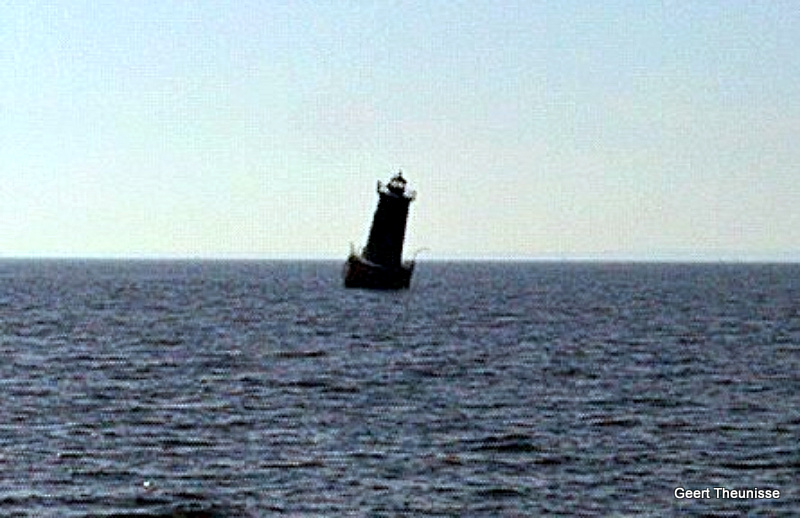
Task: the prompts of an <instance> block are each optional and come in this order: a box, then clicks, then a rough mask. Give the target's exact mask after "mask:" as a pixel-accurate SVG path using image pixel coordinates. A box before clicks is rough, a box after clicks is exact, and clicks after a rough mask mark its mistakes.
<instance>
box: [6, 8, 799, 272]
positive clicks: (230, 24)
mask: <svg viewBox="0 0 800 518" xmlns="http://www.w3.org/2000/svg"><path fill="white" fill-rule="evenodd" d="M799 139H800V4H799V3H798V2H796V1H795V0H789V1H779V0H764V1H744V0H741V1H740V0H724V1H722V0H720V1H712V0H702V1H701V0H697V1H693V2H683V1H668V0H663V1H660V2H658V1H652V2H648V1H643V0H631V1H614V0H604V1H597V2H586V1H575V2H571V1H564V0H558V1H555V0H554V1H532V0H522V1H520V2H511V1H497V0H490V1H486V2H482V1H476V0H469V1H463V2H459V1H428V2H398V1H388V0H386V1H378V2H369V1H366V0H358V1H343V0H337V1H322V0H315V1H310V0H309V1H280V2H279V1H264V0H255V1H243V0H236V1H230V2H214V1H203V2H201V1H197V2H194V1H173V2H170V1H162V0H158V1H141V0H138V1H129V2H123V1H108V2H106V1H102V2H83V1H78V0H69V1H63V2H32V1H31V2H28V1H23V0H19V1H13V2H3V3H0V218H2V219H1V221H2V226H1V227H0V256H6V257H7V256H93V257H94V256H111V257H121V256H122V257H124V256H136V257H150V256H153V257H162V256H170V257H197V256H200V257H263V258H275V257H278V258H283V257H310V258H337V259H344V257H345V256H346V255H347V252H348V250H349V243H350V242H354V243H355V244H356V245H358V246H360V245H362V244H363V243H364V240H365V239H366V235H367V231H368V229H369V223H370V220H371V217H372V212H373V210H374V206H375V202H376V194H375V190H374V189H375V183H376V181H377V180H379V179H380V180H387V179H388V178H389V177H390V176H391V175H392V174H393V173H394V172H395V171H396V170H397V169H399V168H402V169H403V171H404V172H405V176H406V177H407V179H408V180H409V183H410V184H411V185H412V186H413V188H415V189H416V190H417V191H418V193H419V195H418V199H417V201H415V202H414V204H413V205H412V215H411V218H410V221H409V225H410V226H409V234H408V242H407V252H409V253H410V252H412V251H413V250H414V249H416V248H420V247H427V248H429V249H430V252H428V254H427V257H430V258H448V257H463V258H501V257H515V258H585V257H601V258H643V259H665V258H666V259H671V258H689V259H692V258H701V259H753V258H755V259H764V258H766V259H770V258H775V259H787V258H788V259H794V260H800V145H798V142H799V141H800V140H799Z"/></svg>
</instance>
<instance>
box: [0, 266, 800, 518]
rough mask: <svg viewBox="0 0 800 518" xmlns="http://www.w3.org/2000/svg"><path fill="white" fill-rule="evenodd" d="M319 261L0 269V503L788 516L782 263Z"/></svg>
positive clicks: (786, 296)
mask: <svg viewBox="0 0 800 518" xmlns="http://www.w3.org/2000/svg"><path fill="white" fill-rule="evenodd" d="M340 268H341V264H339V263H314V262H297V263H269V262H252V263H248V262H194V263H193V262H147V261H141V262H122V261H120V262H104V261H88V262H76V261H39V262H25V261H3V262H0V354H2V361H1V362H0V394H2V404H1V406H0V515H2V516H37V517H49V516H52V517H84V516H220V517H222V516H225V517H227V516H245V517H249V516H254V517H260V516H509V517H510V516H537V515H556V516H557V515H562V516H576V515H580V516H607V515H614V516H634V515H636V516H640V515H645V516H665V515H678V514H696V515H711V516H739V515H750V516H776V515H786V516H790V515H797V514H798V513H800V491H798V480H800V448H799V447H798V439H800V266H798V265H674V264H673V265H655V264H650V265H646V264H546V263H525V264H503V263H472V264H470V263H422V264H420V265H418V268H417V273H416V277H415V279H414V285H413V288H412V289H411V290H410V291H407V292H397V293H394V292H390V293H382V292H368V291H358V290H345V289H343V288H342V287H341V281H340V276H339V273H340ZM677 487H684V488H692V489H703V488H706V487H711V488H713V487H725V488H732V489H748V488H754V487H758V488H764V489H777V490H780V491H781V496H780V498H779V499H777V500H775V499H771V500H757V499H745V500H732V499H727V500H725V499H699V500H698V499H695V500H685V499H683V500H679V499H676V498H675V497H674V490H675V488H677Z"/></svg>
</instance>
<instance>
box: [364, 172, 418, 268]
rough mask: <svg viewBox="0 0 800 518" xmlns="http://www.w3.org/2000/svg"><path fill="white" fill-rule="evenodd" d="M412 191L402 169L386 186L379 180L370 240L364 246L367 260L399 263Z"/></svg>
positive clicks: (394, 264) (382, 263) (397, 264)
mask: <svg viewBox="0 0 800 518" xmlns="http://www.w3.org/2000/svg"><path fill="white" fill-rule="evenodd" d="M414 195H415V193H414V192H408V191H406V181H405V179H404V178H403V175H402V173H398V174H397V175H396V176H394V177H393V178H392V179H391V180H390V181H389V183H388V184H387V185H385V186H384V185H383V184H382V183H381V182H378V196H379V200H378V208H377V209H375V216H374V217H373V219H372V228H371V229H370V232H369V241H367V246H366V247H364V258H365V259H366V260H367V261H370V262H372V263H375V264H379V265H381V266H390V267H397V266H400V264H401V262H402V256H403V241H404V240H405V235H406V219H407V218H408V205H409V204H410V203H411V202H412V201H413V200H414Z"/></svg>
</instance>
